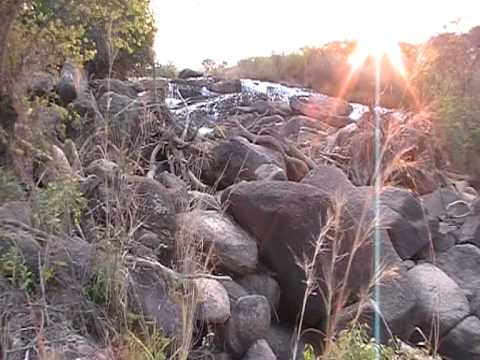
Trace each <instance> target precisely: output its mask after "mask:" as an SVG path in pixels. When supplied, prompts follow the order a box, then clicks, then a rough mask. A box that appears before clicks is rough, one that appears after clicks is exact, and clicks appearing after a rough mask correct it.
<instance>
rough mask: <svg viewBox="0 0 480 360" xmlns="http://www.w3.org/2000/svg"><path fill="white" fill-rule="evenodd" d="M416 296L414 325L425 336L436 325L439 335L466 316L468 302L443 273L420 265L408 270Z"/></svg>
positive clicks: (426, 265)
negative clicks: (416, 309) (416, 311)
mask: <svg viewBox="0 0 480 360" xmlns="http://www.w3.org/2000/svg"><path fill="white" fill-rule="evenodd" d="M409 275H410V278H411V279H412V284H413V286H414V288H415V291H416V293H417V296H418V313H417V314H418V315H417V317H416V319H414V320H415V321H416V325H417V326H419V327H420V329H422V331H423V332H424V333H425V334H429V333H430V331H431V330H432V329H433V326H435V327H437V326H438V331H439V335H440V336H443V335H445V334H446V333H447V332H448V331H450V330H451V329H453V328H454V327H455V326H457V325H458V324H459V323H460V322H461V321H462V320H463V319H465V318H466V317H467V316H468V315H469V313H470V308H469V304H468V300H467V298H466V297H465V295H464V293H463V291H462V290H461V289H460V287H459V286H458V285H457V284H456V283H455V281H453V280H452V279H451V278H450V277H449V276H448V275H447V274H445V273H444V272H443V271H442V270H440V269H439V268H437V267H436V266H434V265H432V264H428V263H425V264H420V265H417V266H415V267H414V268H413V269H412V270H410V271H409Z"/></svg>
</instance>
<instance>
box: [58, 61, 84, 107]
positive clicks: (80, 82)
mask: <svg viewBox="0 0 480 360" xmlns="http://www.w3.org/2000/svg"><path fill="white" fill-rule="evenodd" d="M87 87H88V84H87V81H86V78H85V75H84V73H83V70H82V69H81V68H80V66H79V65H78V64H76V63H75V62H73V61H66V62H65V64H64V65H63V67H62V70H61V72H60V79H59V80H58V83H57V92H58V96H59V97H60V103H61V104H62V105H63V106H66V105H68V104H70V103H71V102H72V101H73V100H75V99H76V98H77V96H78V94H80V93H82V92H84V91H86V89H87Z"/></svg>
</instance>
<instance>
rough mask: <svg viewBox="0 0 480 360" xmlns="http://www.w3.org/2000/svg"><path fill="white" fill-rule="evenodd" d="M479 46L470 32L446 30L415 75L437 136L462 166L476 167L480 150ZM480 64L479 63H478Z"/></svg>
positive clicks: (421, 98)
mask: <svg viewBox="0 0 480 360" xmlns="http://www.w3.org/2000/svg"><path fill="white" fill-rule="evenodd" d="M474 49H475V47H474V46H473V45H472V43H471V42H470V40H469V37H468V35H456V34H442V35H440V36H438V37H436V38H434V39H432V40H431V41H430V42H429V44H427V46H426V49H425V51H424V53H423V56H422V57H421V58H420V61H419V63H418V66H417V69H416V74H415V77H414V84H415V88H416V89H417V93H418V94H417V95H418V98H419V99H420V100H421V101H422V102H423V103H424V104H431V108H432V110H433V111H434V112H435V113H436V115H437V118H436V120H435V122H434V124H433V125H434V130H435V135H436V139H437V141H438V142H439V144H440V145H441V147H442V148H443V149H444V150H446V152H447V153H448V154H449V156H450V160H451V161H452V163H453V164H454V165H455V167H457V168H458V169H460V170H464V171H470V170H473V171H474V172H479V173H480V168H478V169H474V167H475V165H474V163H476V158H477V156H478V155H477V154H478V152H479V151H480V131H479V129H480V94H479V93H478V87H479V86H480V84H479V83H478V78H477V80H476V81H477V83H475V80H474V79H475V76H474V75H475V73H476V71H478V70H479V68H478V67H477V68H475V59H476V57H477V56H478V55H480V53H478V50H477V54H474V53H472V51H475V50H474ZM477 66H478V65H477Z"/></svg>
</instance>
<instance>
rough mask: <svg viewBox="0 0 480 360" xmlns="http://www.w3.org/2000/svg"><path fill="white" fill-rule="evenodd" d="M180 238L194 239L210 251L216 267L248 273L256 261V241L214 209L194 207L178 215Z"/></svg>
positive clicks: (236, 272) (254, 266)
mask: <svg viewBox="0 0 480 360" xmlns="http://www.w3.org/2000/svg"><path fill="white" fill-rule="evenodd" d="M178 219H179V222H180V227H179V229H180V234H179V236H177V238H179V239H183V240H185V241H195V242H197V243H198V244H199V245H202V246H203V248H204V249H205V250H206V251H207V252H209V253H211V254H212V256H213V257H214V263H215V265H217V266H218V267H220V268H222V269H224V270H226V271H228V272H232V273H235V274H240V275H243V274H247V273H251V272H253V271H254V270H255V268H256V266H257V263H258V250H257V243H256V241H255V239H254V238H252V237H251V235H249V234H248V233H247V232H246V231H244V230H243V229H242V228H240V227H239V226H238V225H237V224H235V223H234V222H233V221H231V220H230V219H228V218H227V217H225V216H223V215H221V214H220V213H218V212H216V211H209V210H195V211H192V212H189V213H182V214H179V215H178Z"/></svg>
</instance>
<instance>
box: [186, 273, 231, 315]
mask: <svg viewBox="0 0 480 360" xmlns="http://www.w3.org/2000/svg"><path fill="white" fill-rule="evenodd" d="M194 283H195V285H196V287H197V290H198V306H199V309H198V310H199V313H200V318H201V319H202V320H203V321H205V322H207V323H211V324H223V323H225V322H226V321H227V320H228V318H229V317H230V301H229V298H228V294H227V290H225V288H224V287H223V285H222V284H221V283H220V282H218V281H216V280H212V279H196V280H195V281H194Z"/></svg>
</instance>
